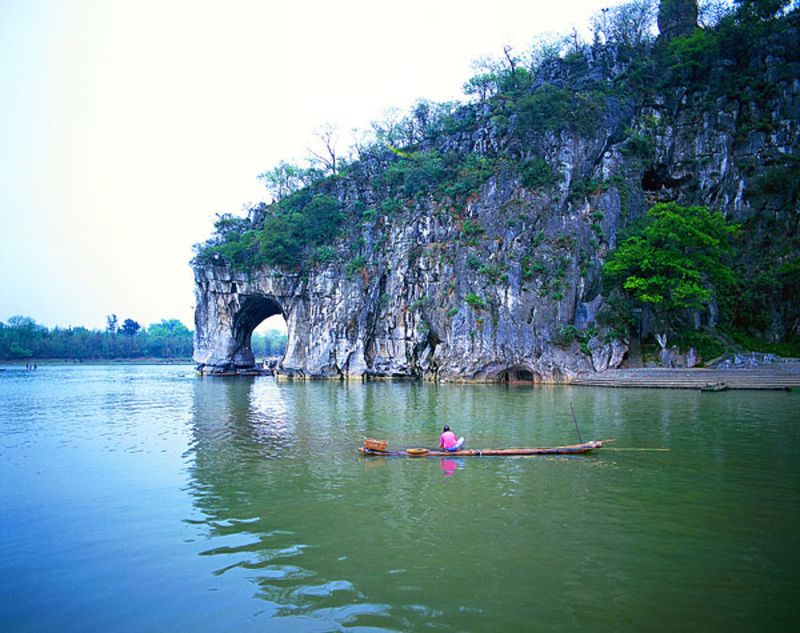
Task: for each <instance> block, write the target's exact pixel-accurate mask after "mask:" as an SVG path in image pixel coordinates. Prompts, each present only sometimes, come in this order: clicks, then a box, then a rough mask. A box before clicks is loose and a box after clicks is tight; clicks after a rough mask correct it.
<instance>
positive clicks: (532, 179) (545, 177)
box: [520, 158, 560, 189]
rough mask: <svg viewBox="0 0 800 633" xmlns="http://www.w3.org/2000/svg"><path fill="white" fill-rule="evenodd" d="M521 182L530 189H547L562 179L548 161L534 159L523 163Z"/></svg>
mask: <svg viewBox="0 0 800 633" xmlns="http://www.w3.org/2000/svg"><path fill="white" fill-rule="evenodd" d="M520 180H521V182H522V185H523V186H524V187H527V188H528V189H545V188H547V187H552V186H553V185H555V184H557V183H558V181H559V180H560V177H559V175H558V174H557V173H556V172H555V170H553V168H552V167H551V166H550V163H548V162H547V161H546V160H544V159H542V158H532V159H529V160H526V161H525V162H523V163H522V167H521V169H520Z"/></svg>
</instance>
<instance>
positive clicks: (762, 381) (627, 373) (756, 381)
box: [571, 363, 800, 390]
mask: <svg viewBox="0 0 800 633" xmlns="http://www.w3.org/2000/svg"><path fill="white" fill-rule="evenodd" d="M715 383H725V385H727V388H728V389H782V390H792V388H794V389H795V390H796V389H800V363H775V364H773V365H769V366H762V367H756V368H752V369H745V368H742V369H738V368H737V369H703V368H695V369H663V368H650V367H648V368H642V369H610V370H608V371H604V372H600V373H594V372H585V373H582V374H579V375H578V376H577V378H575V379H574V380H572V381H571V384H573V385H581V386H587V387H641V388H649V389H701V388H702V387H704V386H706V385H711V384H715Z"/></svg>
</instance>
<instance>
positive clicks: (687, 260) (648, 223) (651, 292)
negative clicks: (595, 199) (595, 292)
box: [604, 202, 738, 323]
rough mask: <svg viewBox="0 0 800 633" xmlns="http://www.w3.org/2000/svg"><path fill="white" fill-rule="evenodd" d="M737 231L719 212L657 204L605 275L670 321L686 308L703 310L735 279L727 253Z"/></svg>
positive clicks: (615, 254) (612, 259)
mask: <svg viewBox="0 0 800 633" xmlns="http://www.w3.org/2000/svg"><path fill="white" fill-rule="evenodd" d="M737 231H738V227H737V226H736V225H729V224H727V222H726V220H725V217H724V216H723V215H722V214H721V213H719V212H718V211H709V210H708V209H707V208H705V207H699V206H692V207H681V206H679V205H678V204H676V203H674V202H669V203H662V204H657V205H655V206H654V207H652V208H651V209H650V210H649V211H648V212H647V214H646V216H645V218H644V221H643V223H642V224H641V225H640V227H639V228H638V230H636V231H635V232H634V233H633V234H632V235H630V236H629V237H628V238H627V239H625V240H624V241H623V242H622V244H621V245H620V246H619V248H618V249H617V250H616V251H614V252H613V253H612V254H611V255H610V256H609V258H608V260H607V261H606V264H605V268H604V273H605V275H606V279H607V281H608V282H609V283H610V284H611V285H612V286H614V287H617V288H620V289H621V290H622V291H623V292H624V293H625V294H626V295H627V296H628V297H630V298H631V299H633V300H635V301H638V302H640V303H641V304H643V305H645V306H647V307H650V308H651V309H653V311H654V312H655V313H656V314H657V315H658V316H659V318H661V319H663V320H664V321H666V322H667V323H668V322H669V321H670V320H671V319H672V318H674V317H675V316H676V314H677V313H678V312H680V311H682V310H689V309H695V310H696V309H701V308H702V307H704V306H705V305H707V304H708V303H709V302H710V301H711V300H712V299H713V298H714V297H715V293H716V292H718V291H719V290H721V289H723V288H725V287H727V286H729V285H730V284H732V283H733V281H734V274H733V270H732V268H731V267H730V266H729V265H728V264H727V263H726V257H727V256H728V255H730V254H731V253H732V250H733V249H732V246H731V243H730V240H731V238H732V237H733V236H734V235H735V234H736V233H737Z"/></svg>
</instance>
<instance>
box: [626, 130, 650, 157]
mask: <svg viewBox="0 0 800 633" xmlns="http://www.w3.org/2000/svg"><path fill="white" fill-rule="evenodd" d="M627 134H628V138H627V140H626V141H625V143H624V144H623V145H622V148H621V151H622V153H623V154H624V155H625V156H629V157H632V158H640V159H641V160H643V161H652V160H653V159H654V158H655V155H656V142H655V140H654V139H653V138H652V137H651V136H646V135H644V134H638V133H637V132H634V131H633V130H627Z"/></svg>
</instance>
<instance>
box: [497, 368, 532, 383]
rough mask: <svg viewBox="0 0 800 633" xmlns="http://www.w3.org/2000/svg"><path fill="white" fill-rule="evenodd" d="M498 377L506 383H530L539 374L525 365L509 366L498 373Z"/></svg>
mask: <svg viewBox="0 0 800 633" xmlns="http://www.w3.org/2000/svg"><path fill="white" fill-rule="evenodd" d="M499 379H500V382H502V383H504V384H507V385H519V384H523V385H532V384H534V383H535V382H536V381H537V379H539V376H538V375H537V374H536V373H534V372H533V371H531V370H530V369H528V368H527V367H509V368H508V369H506V370H505V371H503V372H501V373H500V375H499Z"/></svg>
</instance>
